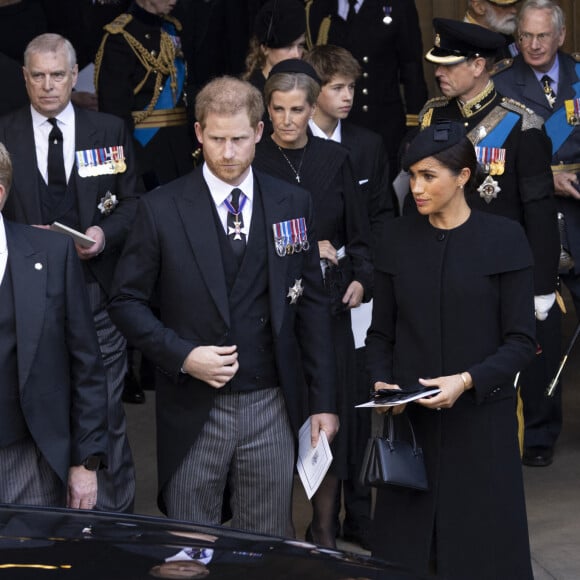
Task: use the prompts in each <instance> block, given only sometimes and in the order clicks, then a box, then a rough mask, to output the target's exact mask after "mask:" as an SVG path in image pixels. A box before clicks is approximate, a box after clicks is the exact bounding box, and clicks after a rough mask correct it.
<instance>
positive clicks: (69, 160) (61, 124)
mask: <svg viewBox="0 0 580 580" xmlns="http://www.w3.org/2000/svg"><path fill="white" fill-rule="evenodd" d="M30 111H31V113H32V128H33V130H34V144H35V146H36V163H37V164H38V169H39V171H40V174H41V175H42V177H43V179H44V182H45V183H48V136H49V135H50V132H51V131H52V125H51V124H50V123H49V122H48V117H45V116H44V115H41V114H40V113H39V112H38V111H37V110H36V109H35V108H34V107H30ZM56 121H57V125H58V128H59V129H60V130H61V131H62V153H63V156H64V170H65V172H66V180H67V183H68V180H69V177H70V174H71V171H72V169H73V166H74V163H75V111H74V108H73V106H72V104H71V103H69V104H68V105H67V106H66V108H65V109H64V111H62V112H61V113H60V114H59V115H57V116H56Z"/></svg>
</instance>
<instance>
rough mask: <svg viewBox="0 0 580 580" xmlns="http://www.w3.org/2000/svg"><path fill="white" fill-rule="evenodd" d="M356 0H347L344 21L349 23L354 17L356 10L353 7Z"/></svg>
mask: <svg viewBox="0 0 580 580" xmlns="http://www.w3.org/2000/svg"><path fill="white" fill-rule="evenodd" d="M357 1H358V0H348V14H347V15H346V21H347V22H348V23H349V24H350V23H351V22H352V21H353V20H354V17H355V16H356V10H355V9H354V7H355V6H356V3H357Z"/></svg>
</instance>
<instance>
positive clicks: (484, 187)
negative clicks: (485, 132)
mask: <svg viewBox="0 0 580 580" xmlns="http://www.w3.org/2000/svg"><path fill="white" fill-rule="evenodd" d="M475 154H476V156H477V162H478V163H479V165H480V166H481V168H482V169H483V171H484V172H485V173H487V177H486V178H485V179H484V180H483V183H482V184H481V185H480V186H479V187H478V188H477V191H478V192H479V195H480V197H481V198H482V199H483V200H484V201H485V202H486V203H491V201H492V200H494V199H495V198H496V197H497V194H498V193H499V192H500V191H501V187H500V186H499V183H498V182H497V181H496V180H495V179H494V178H493V177H492V175H503V173H504V171H505V155H506V150H505V149H503V148H501V147H477V146H476V147H475Z"/></svg>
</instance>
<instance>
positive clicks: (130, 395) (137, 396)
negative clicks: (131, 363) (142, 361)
mask: <svg viewBox="0 0 580 580" xmlns="http://www.w3.org/2000/svg"><path fill="white" fill-rule="evenodd" d="M121 398H122V400H123V403H133V404H134V405H142V404H143V403H144V402H145V392H144V391H143V389H142V388H141V387H140V385H139V383H138V382H137V379H136V378H135V377H134V376H133V373H130V372H129V373H127V374H126V375H125V386H124V387H123V395H122V397H121Z"/></svg>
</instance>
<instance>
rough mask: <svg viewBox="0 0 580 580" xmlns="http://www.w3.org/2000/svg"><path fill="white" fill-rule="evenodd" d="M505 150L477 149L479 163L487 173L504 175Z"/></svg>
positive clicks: (497, 148)
mask: <svg viewBox="0 0 580 580" xmlns="http://www.w3.org/2000/svg"><path fill="white" fill-rule="evenodd" d="M505 152H506V150H505V149H502V148H500V147H475V154H476V155H477V161H478V163H479V164H480V165H481V168H482V169H483V171H485V173H487V174H489V175H503V172H504V171H505Z"/></svg>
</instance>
